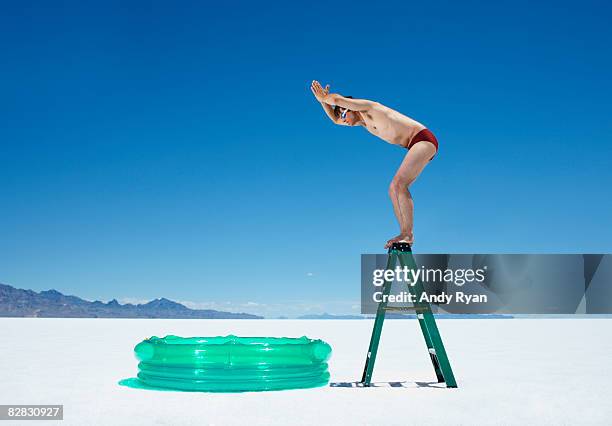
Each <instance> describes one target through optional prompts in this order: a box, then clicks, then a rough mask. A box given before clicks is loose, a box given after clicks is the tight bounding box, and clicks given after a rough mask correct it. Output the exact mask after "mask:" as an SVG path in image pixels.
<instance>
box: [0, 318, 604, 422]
mask: <svg viewBox="0 0 612 426" xmlns="http://www.w3.org/2000/svg"><path fill="white" fill-rule="evenodd" d="M438 324H439V327H440V330H441V332H442V336H443V339H444V341H445V343H446V347H447V350H448V353H449V355H450V359H451V363H452V365H453V368H454V370H455V375H456V376H457V379H458V382H459V388H458V389H445V388H444V387H440V386H439V385H438V384H436V383H433V382H434V375H433V371H432V368H431V365H430V362H429V358H428V355H427V352H426V350H425V347H424V343H423V340H422V336H421V335H420V331H419V328H418V325H417V323H416V320H414V321H413V320H390V321H387V322H386V323H385V329H384V332H383V339H382V343H381V349H380V353H379V358H378V360H377V364H376V369H375V374H374V380H375V382H376V384H377V386H376V387H373V388H367V389H364V388H356V387H351V382H355V381H356V380H358V379H359V378H360V376H361V371H362V368H363V361H364V357H365V352H366V349H367V345H368V341H369V337H370V332H371V327H372V322H371V321H365V320H355V321H350V320H346V321H325V320H318V321H317V320H312V321H310V320H232V321H229V320H120V319H117V320H114V319H35V318H32V319H25V318H15V319H0V330H2V338H1V339H0V357H1V358H0V359H1V360H2V370H1V371H2V375H1V378H2V380H0V404H64V413H65V414H64V418H65V420H64V421H63V422H61V424H63V425H105V426H106V425H113V426H117V425H131V426H135V425H172V426H175V425H204V424H215V425H245V424H250V425H276V424H278V425H285V426H286V425H298V424H306V425H314V424H316V425H331V424H333V425H343V424H351V425H361V424H368V425H411V424H414V425H429V424H432V425H438V424H452V425H458V424H462V425H480V424H483V425H494V424H495V425H497V424H499V425H512V424H516V425H527V424H537V425H546V424H554V425H564V424H567V425H570V424H571V425H575V424H579V425H590V424H602V425H603V424H611V422H612V391H611V388H610V383H611V382H612V368H611V367H610V365H611V362H610V361H611V355H612V339H610V337H611V336H612V320H610V319H596V320H592V319H512V320H442V321H439V322H438ZM166 334H176V335H182V336H206V335H226V334H236V335H259V336H301V335H307V336H309V337H313V338H322V339H324V340H326V341H327V342H329V343H330V344H331V345H332V347H333V350H334V353H333V357H332V359H331V364H330V369H331V375H332V386H329V387H325V388H318V389H308V390H295V391H281V392H264V393H243V394H206V393H184V392H155V391H144V390H137V389H130V388H127V387H122V386H119V385H118V384H117V382H118V381H119V380H120V379H124V378H128V377H133V376H134V375H135V373H136V360H135V359H134V357H133V353H132V348H133V346H134V345H135V344H136V343H137V342H139V341H140V340H142V339H143V338H145V337H149V336H151V335H158V336H162V335H166ZM390 382H400V385H399V386H398V385H397V384H396V385H393V386H391V385H390V384H389V383H390ZM2 423H3V425H4V424H7V425H8V424H10V422H2ZM15 423H19V424H31V422H30V423H24V422H15ZM45 423H47V422H45ZM57 424H60V422H58V423H57Z"/></svg>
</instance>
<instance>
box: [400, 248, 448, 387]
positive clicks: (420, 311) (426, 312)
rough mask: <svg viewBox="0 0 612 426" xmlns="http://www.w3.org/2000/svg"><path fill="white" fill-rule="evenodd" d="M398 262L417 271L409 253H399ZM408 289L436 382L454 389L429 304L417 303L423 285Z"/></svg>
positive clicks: (419, 282)
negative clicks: (413, 300)
mask: <svg viewBox="0 0 612 426" xmlns="http://www.w3.org/2000/svg"><path fill="white" fill-rule="evenodd" d="M399 261H400V265H401V266H402V267H404V266H407V267H408V268H409V269H413V270H416V269H417V265H416V262H415V261H414V257H413V256H412V253H411V252H402V253H400V254H399ZM408 289H409V290H410V292H411V293H412V294H413V295H414V296H415V298H416V301H417V302H416V303H415V307H416V308H417V318H418V319H419V325H420V326H421V331H422V333H423V337H424V338H425V344H426V345H427V350H428V351H429V356H430V358H431V362H432V364H433V367H434V370H435V372H436V377H437V379H438V382H440V383H441V382H446V386H447V387H449V388H456V387H457V382H456V381H455V375H454V374H453V369H452V368H451V365H450V361H449V360H448V355H447V354H446V349H445V348H444V343H443V342H442V337H441V336H440V331H439V330H438V326H437V325H436V320H435V318H434V315H433V313H432V311H431V306H430V305H429V303H426V302H420V301H419V300H420V297H421V295H422V294H423V293H424V292H425V289H424V287H423V283H422V282H421V281H420V280H419V281H417V282H416V283H415V284H414V286H410V285H409V286H408Z"/></svg>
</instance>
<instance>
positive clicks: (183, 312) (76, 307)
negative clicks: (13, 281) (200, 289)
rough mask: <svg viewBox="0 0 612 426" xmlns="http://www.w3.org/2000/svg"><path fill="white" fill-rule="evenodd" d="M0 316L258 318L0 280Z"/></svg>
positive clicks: (170, 302)
mask: <svg viewBox="0 0 612 426" xmlns="http://www.w3.org/2000/svg"><path fill="white" fill-rule="evenodd" d="M0 317H39V318H181V319H183V318H185V319H189V318H192V319H195V318H199V319H261V318H263V317H261V316H258V315H252V314H246V313H234V312H224V311H216V310H213V309H190V308H188V307H186V306H185V305H182V304H180V303H177V302H173V301H172V300H168V299H165V298H161V299H154V300H151V301H150V302H148V303H143V304H138V305H134V304H131V303H125V304H121V303H119V302H117V300H115V299H113V300H111V301H110V302H107V303H104V302H100V301H97V300H96V301H95V302H90V301H87V300H84V299H81V298H80V297H76V296H66V295H64V294H62V293H60V292H59V291H57V290H46V291H41V292H39V293H38V292H35V291H33V290H23V289H18V288H15V287H12V286H10V285H6V284H0Z"/></svg>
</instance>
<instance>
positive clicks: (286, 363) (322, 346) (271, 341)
mask: <svg viewBox="0 0 612 426" xmlns="http://www.w3.org/2000/svg"><path fill="white" fill-rule="evenodd" d="M134 352H135V354H136V358H137V359H138V360H139V361H140V362H139V364H138V370H139V371H138V379H137V380H133V381H132V382H131V383H123V384H126V385H129V386H131V387H142V388H158V389H174V390H182V391H202V392H245V391H267V390H281V389H298V388H312V387H317V386H324V385H326V384H327V383H328V382H329V372H328V365H327V360H328V359H329V357H330V355H331V347H330V346H329V345H328V344H327V343H325V342H324V341H322V340H312V339H309V338H307V337H306V336H303V337H300V338H289V337H237V336H231V335H230V336H225V337H221V336H218V337H178V336H166V337H163V338H160V337H155V336H153V337H151V338H149V339H146V340H143V341H142V342H140V343H139V344H138V345H136V347H135V348H134ZM139 385H140V386H139Z"/></svg>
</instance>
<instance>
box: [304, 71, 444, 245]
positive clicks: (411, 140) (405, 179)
mask: <svg viewBox="0 0 612 426" xmlns="http://www.w3.org/2000/svg"><path fill="white" fill-rule="evenodd" d="M310 89H311V90H312V93H313V94H314V95H315V97H316V98H317V100H318V101H319V102H320V103H321V105H322V106H323V109H324V110H325V113H326V114H327V116H328V117H329V118H330V119H331V120H332V121H333V122H334V123H336V124H339V125H342V126H362V127H365V129H366V130H367V131H368V132H370V133H372V134H373V135H374V136H378V137H379V138H380V139H382V140H384V141H385V142H388V143H390V144H394V145H399V146H401V147H403V148H406V149H407V150H408V152H407V153H406V157H405V158H404V161H402V164H401V165H400V167H399V169H398V170H397V172H396V173H395V177H394V178H393V180H392V181H391V185H390V186H389V196H390V197H391V202H392V203H393V211H394V212H395V216H396V217H397V221H398V222H399V226H400V234H399V235H398V236H396V237H393V238H391V239H390V240H388V241H387V244H386V245H385V248H389V247H390V246H391V244H393V243H394V242H408V243H410V244H412V243H413V241H414V233H413V223H414V222H413V211H414V204H413V202H412V195H411V194H410V190H409V188H410V185H412V183H413V182H414V181H415V180H416V178H417V177H418V176H419V175H420V174H421V172H422V171H423V169H424V168H425V166H426V165H427V164H428V163H429V161H430V160H431V159H433V157H434V155H435V154H436V152H437V151H438V141H437V139H436V137H435V136H434V135H433V133H431V132H430V131H429V130H428V129H427V128H426V127H425V126H424V125H422V124H421V123H419V122H418V121H415V120H413V119H412V118H410V117H407V116H405V115H403V114H401V113H399V112H397V111H395V110H393V109H391V108H389V107H386V106H384V105H382V104H380V103H378V102H373V101H368V100H366V99H353V98H351V97H350V96H341V95H339V94H336V93H329V85H327V86H326V87H325V89H324V88H323V87H322V86H321V84H320V83H319V82H318V81H316V80H315V81H313V82H312V84H311V86H310Z"/></svg>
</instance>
